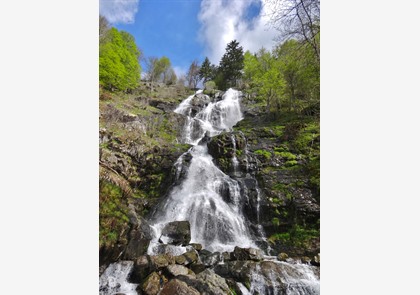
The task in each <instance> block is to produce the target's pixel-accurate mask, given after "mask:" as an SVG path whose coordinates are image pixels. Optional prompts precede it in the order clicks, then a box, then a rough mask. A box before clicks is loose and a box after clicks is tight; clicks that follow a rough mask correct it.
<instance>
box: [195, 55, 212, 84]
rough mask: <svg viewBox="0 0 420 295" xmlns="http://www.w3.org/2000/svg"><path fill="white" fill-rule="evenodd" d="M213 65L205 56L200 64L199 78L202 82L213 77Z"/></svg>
mask: <svg viewBox="0 0 420 295" xmlns="http://www.w3.org/2000/svg"><path fill="white" fill-rule="evenodd" d="M214 70H215V66H214V65H212V64H211V63H210V60H209V59H208V58H207V57H206V58H205V59H204V61H203V63H202V64H201V67H200V71H199V75H200V79H203V84H205V83H206V82H207V81H209V80H211V79H214V76H215V73H214Z"/></svg>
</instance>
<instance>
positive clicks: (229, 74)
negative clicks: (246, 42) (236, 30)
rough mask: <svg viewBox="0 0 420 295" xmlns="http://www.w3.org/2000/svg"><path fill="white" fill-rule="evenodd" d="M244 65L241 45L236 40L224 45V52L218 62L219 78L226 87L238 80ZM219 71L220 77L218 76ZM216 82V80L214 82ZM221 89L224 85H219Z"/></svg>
mask: <svg viewBox="0 0 420 295" xmlns="http://www.w3.org/2000/svg"><path fill="white" fill-rule="evenodd" d="M243 67H244V53H243V49H242V46H239V42H237V41H236V40H233V41H231V42H230V43H229V44H228V45H227V46H226V52H225V54H224V55H223V56H222V59H221V61H220V64H219V78H218V79H217V80H218V81H220V79H221V78H222V79H223V80H224V81H225V83H226V85H223V86H228V87H233V86H236V85H237V83H238V80H239V79H240V78H241V77H242V69H243ZM220 73H221V74H222V77H220ZM216 83H217V82H216ZM221 88H222V89H223V88H225V87H221Z"/></svg>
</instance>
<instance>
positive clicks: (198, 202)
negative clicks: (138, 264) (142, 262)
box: [148, 89, 256, 254]
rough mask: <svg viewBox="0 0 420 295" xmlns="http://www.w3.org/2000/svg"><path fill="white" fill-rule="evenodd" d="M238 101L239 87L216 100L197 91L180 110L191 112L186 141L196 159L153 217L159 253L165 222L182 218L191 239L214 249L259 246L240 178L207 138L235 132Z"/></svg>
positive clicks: (155, 246)
mask: <svg viewBox="0 0 420 295" xmlns="http://www.w3.org/2000/svg"><path fill="white" fill-rule="evenodd" d="M197 100H200V101H197ZM239 100H240V92H239V91H236V90H234V89H229V90H228V91H226V93H225V94H224V95H223V97H222V99H221V100H220V101H217V102H212V101H211V100H210V98H209V97H208V96H206V95H203V94H201V92H198V93H196V95H191V96H189V97H188V98H187V99H185V100H184V101H183V102H182V103H181V104H180V105H179V106H178V108H176V109H175V112H176V113H179V114H182V115H184V116H186V117H187V120H186V124H185V126H184V130H183V141H184V143H189V144H191V145H193V147H192V148H191V149H190V150H189V151H188V153H189V154H190V155H191V161H190V164H189V167H188V168H187V171H186V174H185V175H186V176H185V179H183V180H182V182H181V183H180V184H179V185H178V186H176V187H174V188H173V189H172V191H171V192H170V193H169V196H168V198H167V199H166V202H165V203H164V204H163V206H162V207H161V208H160V210H159V211H157V212H156V213H155V215H154V216H153V218H152V220H151V224H152V227H153V228H154V231H155V237H154V239H153V240H152V242H151V243H150V246H149V249H148V253H149V254H156V253H157V250H158V239H159V236H160V232H161V230H162V228H163V226H164V225H165V224H166V223H168V222H171V221H182V220H188V221H189V222H190V225H191V242H192V243H200V244H202V245H203V247H204V248H205V249H208V250H209V251H219V252H223V251H233V249H234V247H235V246H237V245H241V247H256V245H255V244H254V242H253V241H252V238H251V235H250V232H249V229H248V227H247V225H246V223H245V218H244V216H243V214H242V208H241V206H242V205H243V200H242V196H241V194H240V186H239V183H238V182H237V181H236V180H235V179H232V178H230V177H229V176H228V175H226V174H225V173H223V172H222V171H221V170H220V169H219V168H218V167H217V166H216V165H215V164H214V163H213V159H212V157H211V156H210V154H209V153H208V150H207V143H206V141H205V140H203V139H204V138H205V137H213V136H216V135H218V134H220V133H221V132H223V131H231V129H232V127H233V126H234V125H235V124H236V123H237V122H239V121H240V120H242V119H243V115H242V112H241V109H240V101H239ZM197 105H198V106H199V108H198V109H197ZM182 157H185V154H184V155H182V156H181V157H180V159H178V161H177V164H176V165H177V166H176V169H177V176H176V177H179V175H180V173H181V172H180V170H181V169H182V167H181V165H182V159H181V158H182Z"/></svg>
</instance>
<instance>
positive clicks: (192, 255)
mask: <svg viewBox="0 0 420 295" xmlns="http://www.w3.org/2000/svg"><path fill="white" fill-rule="evenodd" d="M182 255H183V256H184V257H185V259H186V260H187V262H188V264H191V263H194V262H197V261H198V254H197V252H196V251H195V250H190V251H188V252H185V253H184V254H182Z"/></svg>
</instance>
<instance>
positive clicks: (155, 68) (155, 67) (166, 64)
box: [146, 56, 171, 82]
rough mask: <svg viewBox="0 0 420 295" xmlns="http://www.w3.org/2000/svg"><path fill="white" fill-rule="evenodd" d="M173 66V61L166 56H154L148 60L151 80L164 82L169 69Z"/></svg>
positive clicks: (148, 72)
mask: <svg viewBox="0 0 420 295" xmlns="http://www.w3.org/2000/svg"><path fill="white" fill-rule="evenodd" d="M170 67H171V61H170V60H169V58H167V57H166V56H162V57H161V58H157V57H154V56H151V57H149V58H148V59H147V60H146V68H147V72H146V73H147V76H148V79H149V81H150V82H164V81H166V77H165V76H166V75H167V71H168V69H169V68H170Z"/></svg>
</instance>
